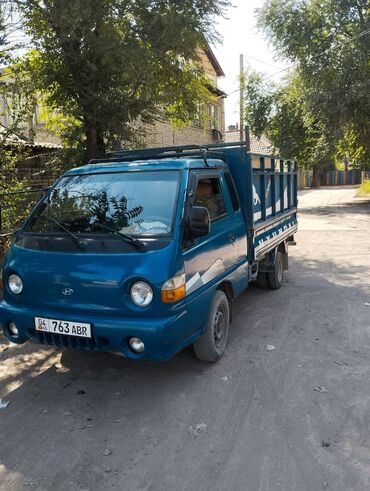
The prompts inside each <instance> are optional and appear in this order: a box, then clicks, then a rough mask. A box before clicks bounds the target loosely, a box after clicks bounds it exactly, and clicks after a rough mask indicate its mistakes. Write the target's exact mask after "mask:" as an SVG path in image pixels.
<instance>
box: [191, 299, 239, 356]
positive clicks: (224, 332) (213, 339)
mask: <svg viewBox="0 0 370 491" xmlns="http://www.w3.org/2000/svg"><path fill="white" fill-rule="evenodd" d="M229 327H230V306H229V301H228V299H227V297H226V295H225V293H224V292H223V291H221V290H216V293H215V294H214V297H213V300H212V304H211V307H210V309H209V314H208V319H207V327H206V330H205V331H204V334H203V336H202V337H201V338H200V339H198V341H196V342H195V343H194V351H195V355H196V356H197V358H198V359H199V360H201V361H207V362H211V363H214V362H216V361H218V360H219V359H220V358H221V356H222V355H223V354H224V352H225V349H226V345H227V339H228V336H229Z"/></svg>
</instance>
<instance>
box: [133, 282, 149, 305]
mask: <svg viewBox="0 0 370 491" xmlns="http://www.w3.org/2000/svg"><path fill="white" fill-rule="evenodd" d="M130 293H131V298H132V301H133V302H134V303H135V304H136V305H138V306H139V307H147V306H148V305H150V304H151V303H152V300H153V290H152V289H151V287H150V286H149V285H148V283H145V281H137V282H136V283H134V284H133V285H132V287H131V292H130Z"/></svg>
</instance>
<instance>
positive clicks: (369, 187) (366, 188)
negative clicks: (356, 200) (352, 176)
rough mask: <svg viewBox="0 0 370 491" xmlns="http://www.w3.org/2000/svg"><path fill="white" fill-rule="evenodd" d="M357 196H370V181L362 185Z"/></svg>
mask: <svg viewBox="0 0 370 491" xmlns="http://www.w3.org/2000/svg"><path fill="white" fill-rule="evenodd" d="M357 196H370V181H365V182H363V183H362V184H361V186H360V189H359V190H358V193H357Z"/></svg>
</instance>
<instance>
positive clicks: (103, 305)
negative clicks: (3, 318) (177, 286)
mask: <svg viewBox="0 0 370 491" xmlns="http://www.w3.org/2000/svg"><path fill="white" fill-rule="evenodd" d="M175 255H176V244H175V243H174V242H170V243H169V244H168V245H167V246H166V247H165V248H163V249H160V250H150V251H145V252H139V251H138V252H137V253H136V252H134V253H130V254H124V253H122V254H117V253H116V254H106V253H105V254H97V253H94V254H91V253H86V252H82V253H80V252H73V253H70V252H68V253H65V252H51V251H38V250H30V249H25V248H22V247H19V246H17V245H13V247H12V248H11V251H10V252H9V255H8V257H7V259H6V261H5V265H4V271H3V279H4V299H5V300H6V301H7V302H8V303H10V304H14V305H19V306H21V305H25V306H26V305H27V306H32V308H33V309H34V310H37V309H39V310H40V314H39V315H40V316H42V312H43V309H45V310H50V309H56V310H59V311H68V313H70V312H71V313H73V312H78V313H80V314H81V313H83V312H91V313H92V312H94V313H95V314H99V312H101V313H102V314H104V315H107V314H108V315H109V313H111V314H112V315H117V314H124V315H125V316H130V315H132V316H135V315H137V312H138V309H139V307H136V306H135V305H134V304H133V302H132V301H131V298H130V288H131V286H132V284H133V283H134V282H135V281H138V280H144V281H147V282H148V283H149V284H150V285H151V287H152V289H153V293H154V298H153V302H152V304H151V305H150V306H149V307H147V308H146V309H139V310H140V312H142V313H144V311H145V313H147V315H148V316H149V315H150V316H153V315H161V314H162V313H164V312H165V311H167V309H168V307H167V306H166V305H164V304H162V302H161V301H160V290H161V287H162V285H163V283H164V282H165V281H166V280H168V279H169V278H171V277H172V276H174V275H175V274H176V271H175V266H174V265H175V262H176V261H175ZM12 273H16V274H18V275H19V276H20V277H21V278H22V281H23V291H22V293H21V294H20V295H13V294H12V293H11V292H10V291H9V290H8V289H7V287H6V283H7V278H8V277H9V275H10V274H12ZM154 311H155V314H154Z"/></svg>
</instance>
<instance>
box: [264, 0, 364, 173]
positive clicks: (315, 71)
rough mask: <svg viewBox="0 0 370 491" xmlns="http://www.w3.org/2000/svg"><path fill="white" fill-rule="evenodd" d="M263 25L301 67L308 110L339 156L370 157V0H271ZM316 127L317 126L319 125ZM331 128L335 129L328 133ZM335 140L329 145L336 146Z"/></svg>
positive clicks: (283, 52) (282, 51)
mask: <svg viewBox="0 0 370 491" xmlns="http://www.w3.org/2000/svg"><path fill="white" fill-rule="evenodd" d="M259 26H260V27H261V28H262V29H263V30H264V32H265V33H266V34H267V36H268V38H269V39H270V40H271V41H272V43H273V44H274V46H275V47H276V49H277V50H278V52H279V53H280V54H281V55H283V56H284V57H286V58H288V59H290V60H292V61H293V62H295V63H296V65H297V66H298V76H299V78H300V79H301V81H302V84H304V87H305V89H306V90H305V95H304V102H305V106H306V107H307V109H308V113H309V114H310V115H313V116H314V118H313V119H314V120H316V121H317V122H318V125H319V128H318V129H319V130H320V127H322V128H323V131H324V133H325V135H321V136H324V139H325V140H327V137H328V134H330V138H329V140H334V141H335V143H336V146H337V157H339V158H344V159H349V158H350V159H351V161H352V162H353V163H355V164H357V165H360V163H361V162H362V164H364V162H368V161H369V160H370V117H369V114H370V58H369V46H370V42H369V39H370V8H369V3H368V0H307V1H305V2H298V1H296V0H267V1H266V2H265V5H264V7H263V8H262V9H261V10H260V11H259ZM315 126H316V125H315ZM329 130H330V131H329ZM331 143H332V142H330V146H331Z"/></svg>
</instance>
